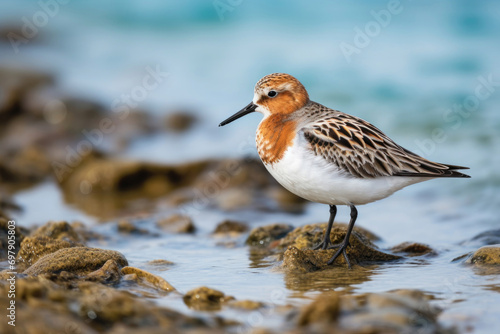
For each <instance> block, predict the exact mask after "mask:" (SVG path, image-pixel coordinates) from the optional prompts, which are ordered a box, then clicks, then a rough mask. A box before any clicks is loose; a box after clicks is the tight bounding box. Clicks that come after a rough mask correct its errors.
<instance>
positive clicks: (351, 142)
mask: <svg viewBox="0 0 500 334" xmlns="http://www.w3.org/2000/svg"><path fill="white" fill-rule="evenodd" d="M254 111H257V112H260V113H261V114H263V115H264V118H263V119H262V121H261V122H260V124H259V127H258V129H257V136H256V141H257V149H258V153H259V156H260V158H261V160H262V162H263V163H264V165H265V166H266V168H267V170H268V171H269V173H271V175H272V176H273V177H274V178H275V179H276V180H277V181H278V182H279V183H280V184H281V185H282V186H283V187H285V188H286V189H288V190H289V191H291V192H292V193H294V194H296V195H298V196H300V197H302V198H305V199H307V200H309V201H312V202H318V203H324V204H328V205H329V206H330V218H329V221H328V225H327V228H326V231H325V235H324V238H323V241H322V242H321V243H320V244H319V245H317V246H316V247H315V248H314V249H320V248H321V249H338V250H337V251H336V252H335V254H334V255H333V256H332V258H331V259H330V260H329V261H328V264H332V263H333V262H334V261H335V259H337V257H338V256H339V255H340V254H343V256H344V258H345V260H346V262H347V265H348V266H349V268H350V267H351V264H350V261H349V258H348V257H347V253H346V249H347V247H348V246H349V237H350V235H351V232H352V229H353V227H354V223H355V222H356V218H357V215H358V211H357V209H356V205H361V204H367V203H371V202H374V201H377V200H380V199H383V198H385V197H388V196H390V195H391V194H393V193H394V192H396V191H398V190H400V189H402V188H404V187H406V186H409V185H411V184H414V183H418V182H422V181H426V180H430V179H433V178H437V177H462V178H468V177H470V176H468V175H465V174H462V173H460V172H458V171H457V170H459V169H468V168H467V167H461V166H454V165H447V164H442V163H437V162H432V161H429V160H427V159H424V158H422V157H420V156H418V155H417V154H415V153H413V152H410V151H408V150H407V149H405V148H403V147H401V146H399V145H398V144H396V143H395V142H394V141H393V140H392V139H390V138H389V137H388V136H387V135H385V134H384V133H383V132H382V131H380V130H379V129H378V128H376V127H375V126H373V125H372V124H370V123H368V122H367V121H364V120H362V119H361V118H358V117H355V116H351V115H348V114H345V113H343V112H340V111H338V110H334V109H330V108H327V107H325V106H323V105H321V104H319V103H316V102H313V101H311V100H310V99H309V95H308V94H307V91H306V89H305V88H304V86H303V85H302V84H301V83H300V82H299V81H298V80H297V79H296V78H294V77H293V76H291V75H289V74H284V73H274V74H270V75H267V76H265V77H263V78H262V79H260V80H259V81H258V82H257V84H256V85H255V89H254V97H253V100H252V102H250V103H249V104H248V105H247V106H246V107H245V108H243V109H242V110H240V111H239V112H237V113H236V114H234V115H233V116H231V117H229V118H228V119H226V120H225V121H223V122H222V123H220V124H219V126H223V125H226V124H228V123H231V122H232V121H234V120H236V119H238V118H240V117H243V116H245V115H247V114H249V113H251V112H254ZM337 205H348V206H350V208H351V219H350V222H349V226H348V228H347V233H346V236H345V238H344V240H343V241H342V242H341V243H340V244H335V245H334V244H332V242H331V240H330V232H331V229H332V226H333V222H334V220H335V215H336V213H337V207H336V206H337Z"/></svg>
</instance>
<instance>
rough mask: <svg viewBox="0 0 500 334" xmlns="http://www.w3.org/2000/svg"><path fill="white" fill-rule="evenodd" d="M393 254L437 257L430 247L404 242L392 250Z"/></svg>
mask: <svg viewBox="0 0 500 334" xmlns="http://www.w3.org/2000/svg"><path fill="white" fill-rule="evenodd" d="M391 251H392V252H393V253H403V254H405V255H406V256H420V255H437V252H436V251H435V250H434V249H432V248H431V247H430V246H429V245H426V244H421V243H418V242H403V243H401V244H399V245H396V246H394V247H392V248H391Z"/></svg>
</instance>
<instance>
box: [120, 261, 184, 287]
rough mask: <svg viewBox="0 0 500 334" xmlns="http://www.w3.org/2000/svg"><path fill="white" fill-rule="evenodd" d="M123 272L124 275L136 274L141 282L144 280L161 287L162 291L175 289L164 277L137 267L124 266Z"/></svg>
mask: <svg viewBox="0 0 500 334" xmlns="http://www.w3.org/2000/svg"><path fill="white" fill-rule="evenodd" d="M122 274H124V275H130V274H135V275H136V277H137V279H138V280H140V282H143V284H144V282H145V283H146V284H148V285H151V286H153V287H154V288H156V289H160V290H162V291H167V292H170V291H174V290H175V288H174V287H173V286H172V285H170V283H168V282H167V281H166V280H165V279H164V278H163V277H160V276H157V275H154V274H151V273H149V272H147V271H145V270H142V269H139V268H135V267H128V266H127V267H123V268H122Z"/></svg>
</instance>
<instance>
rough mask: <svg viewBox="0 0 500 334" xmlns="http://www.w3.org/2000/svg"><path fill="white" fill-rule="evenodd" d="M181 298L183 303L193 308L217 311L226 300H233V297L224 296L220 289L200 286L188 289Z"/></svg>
mask: <svg viewBox="0 0 500 334" xmlns="http://www.w3.org/2000/svg"><path fill="white" fill-rule="evenodd" d="M183 299H184V303H186V305H187V306H188V307H189V308H192V309H194V310H198V311H217V310H220V309H221V308H222V305H223V304H224V303H226V302H227V301H229V300H234V297H232V296H226V295H225V294H224V293H223V292H222V291H218V290H214V289H210V288H207V287H206V286H202V287H199V288H196V289H193V290H190V291H188V292H187V293H186V294H185V295H184V298H183Z"/></svg>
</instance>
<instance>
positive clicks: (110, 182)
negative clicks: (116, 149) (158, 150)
mask: <svg viewBox="0 0 500 334" xmlns="http://www.w3.org/2000/svg"><path fill="white" fill-rule="evenodd" d="M209 163H210V162H209V161H200V162H193V163H188V164H184V165H174V166H169V165H159V164H152V163H145V162H138V161H119V160H112V159H105V158H92V159H87V160H86V161H84V162H82V163H81V164H80V165H79V166H78V167H77V168H75V169H73V170H72V171H71V173H70V172H59V174H61V175H60V177H59V179H60V180H61V181H60V183H59V185H60V186H61V188H62V190H63V193H64V197H65V200H66V201H67V202H69V203H73V204H75V205H76V206H78V207H79V208H80V209H82V210H84V211H85V212H87V213H89V214H91V215H96V216H98V217H102V218H104V219H112V218H114V217H116V216H117V215H118V214H119V213H121V212H123V210H124V209H126V208H127V207H128V206H129V203H130V202H131V201H133V200H137V199H147V200H151V199H155V198H158V197H163V196H168V195H174V194H175V193H174V190H181V189H184V188H185V187H188V186H190V184H191V183H192V182H194V179H195V178H196V177H197V176H198V175H199V174H200V173H201V172H202V171H203V170H204V169H205V168H207V166H208V165H209ZM144 207H146V208H150V207H151V205H148V206H146V205H144Z"/></svg>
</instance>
